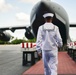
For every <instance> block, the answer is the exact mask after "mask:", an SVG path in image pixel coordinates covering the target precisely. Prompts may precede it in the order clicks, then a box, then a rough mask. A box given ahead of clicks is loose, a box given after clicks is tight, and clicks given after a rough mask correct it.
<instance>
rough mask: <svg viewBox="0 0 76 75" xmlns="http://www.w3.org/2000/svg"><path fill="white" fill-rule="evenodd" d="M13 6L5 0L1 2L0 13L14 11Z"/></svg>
mask: <svg viewBox="0 0 76 75" xmlns="http://www.w3.org/2000/svg"><path fill="white" fill-rule="evenodd" d="M12 8H13V6H12V5H11V4H9V3H6V2H5V0H0V12H6V11H8V10H10V9H12Z"/></svg>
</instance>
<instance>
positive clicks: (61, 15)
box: [0, 0, 76, 44]
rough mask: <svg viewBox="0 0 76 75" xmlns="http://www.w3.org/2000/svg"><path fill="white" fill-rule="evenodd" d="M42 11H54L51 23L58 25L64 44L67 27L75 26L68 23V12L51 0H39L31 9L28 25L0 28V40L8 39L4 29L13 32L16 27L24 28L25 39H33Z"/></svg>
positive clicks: (66, 37)
mask: <svg viewBox="0 0 76 75" xmlns="http://www.w3.org/2000/svg"><path fill="white" fill-rule="evenodd" d="M44 13H54V19H53V23H54V24H55V25H57V26H58V27H59V31H60V34H61V37H62V40H63V43H64V44H67V41H70V40H71V39H70V36H69V27H76V25H75V24H69V18H68V14H67V12H66V11H65V9H64V8H63V7H62V6H60V5H59V4H57V3H55V2H52V1H50V0H41V1H39V2H38V3H37V4H36V5H35V6H34V7H33V9H32V11H31V14H30V15H31V17H30V26H29V27H26V26H20V27H11V28H10V27H6V28H0V40H3V41H9V40H10V35H9V34H8V33H6V32H5V30H11V31H12V32H14V31H15V30H16V29H26V32H25V37H26V38H27V39H33V38H36V36H37V31H38V27H39V26H40V25H43V24H44V23H45V22H44V18H43V14H44Z"/></svg>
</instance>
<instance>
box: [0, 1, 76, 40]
mask: <svg viewBox="0 0 76 75" xmlns="http://www.w3.org/2000/svg"><path fill="white" fill-rule="evenodd" d="M38 1H40V0H0V27H14V26H29V25H30V13H31V11H32V8H33V7H34V5H35V4H36V3H37V2H38ZM50 1H53V2H55V3H57V4H59V5H61V6H62V7H63V8H64V9H65V10H66V12H67V14H68V17H69V23H75V24H76V0H50ZM69 30H70V31H69V34H70V36H71V39H72V40H76V38H75V37H76V35H75V33H76V28H69ZM7 32H9V33H10V34H11V35H12V36H14V37H17V38H23V37H24V33H25V30H24V29H23V30H16V31H15V32H14V33H12V32H11V31H10V30H8V31H7Z"/></svg>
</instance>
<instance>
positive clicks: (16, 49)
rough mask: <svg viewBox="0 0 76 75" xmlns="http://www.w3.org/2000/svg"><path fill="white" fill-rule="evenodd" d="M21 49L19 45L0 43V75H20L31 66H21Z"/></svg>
mask: <svg viewBox="0 0 76 75" xmlns="http://www.w3.org/2000/svg"><path fill="white" fill-rule="evenodd" d="M21 50H22V48H21V47H20V45H0V75H22V73H23V72H24V71H26V70H27V69H29V68H30V67H31V65H30V64H28V65H26V66H22V51H21ZM29 59H30V57H29Z"/></svg>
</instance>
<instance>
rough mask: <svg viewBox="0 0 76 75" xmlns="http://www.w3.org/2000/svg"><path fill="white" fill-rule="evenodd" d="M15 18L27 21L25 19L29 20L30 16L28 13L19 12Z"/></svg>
mask: <svg viewBox="0 0 76 75" xmlns="http://www.w3.org/2000/svg"><path fill="white" fill-rule="evenodd" d="M16 19H17V20H18V21H25V22H27V21H29V19H30V16H29V15H28V14H26V13H23V12H20V13H17V14H16Z"/></svg>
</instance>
